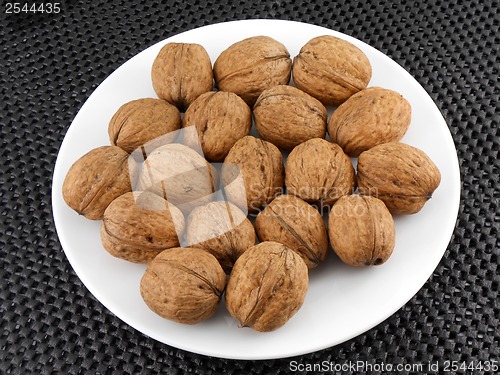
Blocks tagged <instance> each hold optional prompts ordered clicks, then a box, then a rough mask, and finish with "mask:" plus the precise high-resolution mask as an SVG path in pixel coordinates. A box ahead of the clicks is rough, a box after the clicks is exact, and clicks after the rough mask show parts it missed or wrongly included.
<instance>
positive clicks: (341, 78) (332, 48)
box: [292, 35, 372, 105]
mask: <svg viewBox="0 0 500 375" xmlns="http://www.w3.org/2000/svg"><path fill="white" fill-rule="evenodd" d="M292 75H293V81H294V83H295V85H296V86H297V87H298V88H299V89H301V90H303V91H305V92H307V93H308V94H310V95H312V96H314V97H315V98H316V99H318V100H319V101H320V102H322V103H323V104H324V105H339V104H340V103H342V102H344V101H345V100H346V99H347V98H349V97H350V96H351V95H353V94H355V93H357V92H358V91H360V90H362V89H364V88H365V87H366V86H368V82H370V78H371V76H372V67H371V65H370V60H368V57H366V55H365V54H364V53H363V52H362V51H361V50H360V49H359V48H358V47H356V46H355V45H354V44H352V43H349V42H347V41H345V40H343V39H340V38H336V37H334V36H330V35H323V36H319V37H316V38H313V39H311V40H310V41H309V42H307V43H306V44H305V45H304V46H303V47H302V48H301V50H300V53H299V54H298V55H297V56H295V58H294V60H293V67H292Z"/></svg>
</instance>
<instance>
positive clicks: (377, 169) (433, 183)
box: [358, 142, 441, 214]
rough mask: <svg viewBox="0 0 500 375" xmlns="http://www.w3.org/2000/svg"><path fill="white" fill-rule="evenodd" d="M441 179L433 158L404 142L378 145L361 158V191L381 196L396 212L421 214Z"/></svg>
mask: <svg viewBox="0 0 500 375" xmlns="http://www.w3.org/2000/svg"><path fill="white" fill-rule="evenodd" d="M440 182H441V173H440V172H439V169H438V168H437V167H436V165H435V164H434V163H433V162H432V160H431V159H430V158H429V157H428V156H427V155H426V154H425V153H424V152H423V151H422V150H419V149H418V148H416V147H413V146H410V145H407V144H404V143H396V142H393V143H386V144H383V145H379V146H375V147H373V148H371V149H370V150H368V151H365V152H363V153H361V155H360V156H359V159H358V189H359V192H360V194H363V195H373V196H375V197H377V198H379V199H381V200H382V201H383V202H384V203H385V205H386V206H387V208H388V209H389V211H390V212H391V213H392V214H414V213H417V212H418V211H420V210H421V209H422V207H423V206H424V204H425V203H426V202H427V201H428V200H429V199H430V198H431V196H432V193H433V192H434V190H436V189H437V187H438V186H439V183H440Z"/></svg>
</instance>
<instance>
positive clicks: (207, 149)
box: [182, 91, 252, 161]
mask: <svg viewBox="0 0 500 375" xmlns="http://www.w3.org/2000/svg"><path fill="white" fill-rule="evenodd" d="M190 125H195V126H196V130H197V135H198V138H199V140H198V139H196V140H187V141H185V142H186V143H187V144H190V143H191V144H195V145H197V144H198V142H199V143H200V144H201V148H202V150H203V154H204V155H205V158H206V159H207V160H210V161H223V160H224V158H225V157H226V155H227V153H228V152H229V150H230V148H231V147H233V145H234V144H235V143H236V141H237V140H238V139H240V138H242V137H244V136H245V135H247V134H248V133H249V132H250V128H251V127H252V114H251V112H250V108H249V107H248V105H246V103H245V102H244V101H243V99H241V98H240V97H239V96H238V95H236V94H233V93H232V92H223V91H218V92H207V93H205V94H202V95H200V96H199V97H198V98H197V99H196V100H195V101H194V102H193V103H192V104H191V105H190V106H189V108H188V109H187V111H186V113H185V114H184V117H183V119H182V126H183V127H186V126H190ZM193 134H196V133H193Z"/></svg>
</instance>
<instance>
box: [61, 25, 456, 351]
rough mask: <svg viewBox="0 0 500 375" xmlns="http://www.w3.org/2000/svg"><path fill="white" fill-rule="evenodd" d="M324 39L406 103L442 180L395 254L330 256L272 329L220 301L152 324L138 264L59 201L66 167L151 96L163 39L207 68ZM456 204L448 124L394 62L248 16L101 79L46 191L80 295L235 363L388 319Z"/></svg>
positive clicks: (436, 253) (416, 283)
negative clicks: (206, 60) (257, 39)
mask: <svg viewBox="0 0 500 375" xmlns="http://www.w3.org/2000/svg"><path fill="white" fill-rule="evenodd" d="M325 34H329V35H334V36H337V37H340V38H343V39H345V40H347V41H349V42H351V43H353V44H355V45H356V46H358V47H359V48H360V49H361V50H363V52H364V53H365V54H366V55H367V56H368V58H369V59H370V61H371V64H372V66H373V77H372V80H371V82H370V86H382V87H385V88H389V89H392V90H396V91H398V92H400V93H401V94H402V95H403V96H404V97H405V98H407V99H408V100H409V101H410V103H411V106H412V109H413V111H412V113H413V114H412V122H411V125H410V128H409V130H408V133H407V134H406V135H405V137H404V139H403V142H405V143H408V144H411V145H413V146H416V147H419V148H420V149H422V150H423V151H425V152H426V153H427V154H428V155H429V156H430V157H431V159H432V160H433V161H434V162H435V163H436V165H437V166H438V168H439V169H440V171H441V174H442V181H441V185H440V186H439V188H438V189H437V190H436V192H435V193H434V196H433V198H432V199H431V200H430V201H429V202H428V203H427V204H426V205H425V207H424V208H423V209H422V211H421V212H420V213H418V214H416V215H411V216H403V217H397V218H396V248H395V250H394V253H393V255H392V257H391V258H390V259H389V260H388V261H387V263H385V264H384V265H382V266H379V267H371V268H360V269H357V268H351V267H348V266H346V265H344V264H342V263H341V262H340V261H339V260H338V258H337V257H336V256H335V255H334V254H333V252H331V253H330V254H329V257H328V258H327V260H326V261H325V263H323V264H321V265H320V266H319V267H318V268H317V269H314V270H312V271H311V272H310V287H309V291H308V293H307V296H306V299H305V302H304V305H303V306H302V308H301V309H300V310H299V312H298V313H297V314H296V315H295V316H294V317H292V319H291V320H290V321H289V322H288V323H287V324H286V325H285V326H284V327H282V328H280V329H278V330H277V331H275V332H269V333H258V332H254V331H253V330H251V329H249V328H238V326H237V324H236V322H235V321H234V320H233V319H232V318H231V316H230V315H229V313H228V312H227V311H226V309H225V307H224V303H221V305H220V307H219V309H218V310H217V313H216V315H215V316H214V317H213V318H212V319H209V320H208V321H206V322H203V323H200V324H197V325H193V326H187V325H182V324H178V323H174V322H170V321H168V320H165V319H162V318H160V317H159V316H157V315H156V314H154V313H153V312H152V311H150V310H149V309H148V308H147V306H146V305H145V304H144V302H143V301H142V299H141V296H140V293H139V281H140V279H141V277H142V274H143V272H144V270H145V266H144V265H138V264H132V263H128V262H126V261H122V260H120V259H116V258H113V257H112V256H110V255H109V254H108V253H107V252H106V251H105V250H104V249H103V248H102V246H101V242H100V238H99V226H100V222H98V221H90V220H87V219H85V218H84V217H81V216H78V214H76V213H75V212H74V211H72V210H71V209H70V208H69V207H68V206H66V204H65V202H64V201H63V198H62V193H61V188H62V183H63V180H64V177H65V175H66V173H67V171H68V169H69V167H70V166H71V165H72V164H73V162H75V161H76V160H77V159H78V158H79V157H81V156H82V155H83V154H85V153H86V152H88V151H89V150H90V149H92V148H94V147H98V146H101V145H106V144H109V140H108V135H107V128H108V122H109V120H110V118H111V117H112V115H113V114H114V112H115V111H116V110H117V109H118V107H120V105H122V104H124V103H125V102H127V101H129V100H132V99H138V98H142V97H156V95H155V92H154V91H153V87H152V85H151V78H150V70H151V64H152V63H153V60H154V58H155V57H156V55H157V54H158V52H159V50H160V48H161V47H162V46H163V45H164V44H165V43H167V42H174V41H175V42H191V43H199V44H201V45H203V46H204V47H205V48H206V49H207V51H208V53H209V55H210V57H211V59H212V63H213V62H214V61H215V59H216V58H217V56H218V55H219V54H220V53H221V52H222V51H223V50H224V49H226V48H227V47H228V46H230V45H231V44H233V43H235V42H237V41H239V40H241V39H244V38H247V37H250V36H254V35H268V36H271V37H273V38H275V39H277V40H278V41H280V42H282V43H283V44H284V45H285V46H286V47H287V48H288V50H289V51H290V54H291V56H292V57H293V56H295V55H297V54H298V52H299V50H300V48H301V47H302V46H303V45H304V44H305V43H306V42H307V41H308V40H309V39H311V38H313V37H315V36H319V35H325ZM459 198H460V175H459V167H458V159H457V155H456V151H455V147H454V144H453V140H452V138H451V135H450V132H449V130H448V127H447V125H446V123H445V121H444V119H443V117H442V116H441V113H440V112H439V110H438V109H437V107H436V105H435V104H434V103H433V101H432V100H431V98H430V97H429V95H428V94H427V93H426V92H425V90H424V89H423V88H422V87H421V86H420V85H419V84H418V83H417V81H416V80H415V79H414V78H412V77H411V76H410V74H408V73H407V72H406V71H405V70H404V69H403V68H401V67H400V66H399V65H398V64H397V63H395V62H394V61H392V60H391V59H390V58H389V57H387V56H385V55H384V54H382V53H381V52H379V51H377V50H375V49H374V48H372V47H370V46H368V45H367V44H365V43H363V42H360V41H359V40H356V39H354V38H352V37H350V36H347V35H344V34H341V33H338V32H335V31H333V30H329V29H326V28H323V27H319V26H313V25H309V24H304V23H298V22H290V21H277V20H249V21H236V22H228V23H221V24H215V25H210V26H205V27H201V28H198V29H195V30H190V31H187V32H184V33H182V34H179V35H176V36H173V37H171V38H169V39H166V40H164V41H162V42H160V43H157V44H155V45H153V46H151V47H150V48H148V49H146V50H145V51H143V52H141V53H139V54H138V55H137V56H135V57H133V58H132V59H130V60H129V61H127V62H126V63H125V64H123V65H122V66H121V67H120V68H118V69H117V70H116V71H115V72H113V74H111V75H110V76H109V77H108V78H107V79H106V80H105V81H104V82H103V83H102V84H101V85H100V86H99V87H98V88H97V89H96V90H95V91H94V93H93V94H92V95H91V96H90V97H89V99H88V100H87V101H86V102H85V104H84V105H83V107H82V108H81V110H80V111H79V112H78V115H77V116H76V117H75V119H74V120H73V123H72V124H71V126H70V128H69V129H68V132H67V134H66V137H65V138H64V141H63V143H62V145H61V149H60V151H59V155H58V158H57V162H56V166H55V170H54V179H53V186H52V204H53V212H54V221H55V224H56V228H57V233H58V235H59V239H60V241H61V244H62V247H63V249H64V251H65V253H66V256H67V257H68V260H69V261H70V263H71V265H72V266H73V268H74V270H75V272H76V273H77V275H78V276H79V277H80V279H81V280H82V282H83V283H84V284H85V286H86V287H87V288H88V289H89V290H90V292H91V293H92V294H93V295H94V296H95V297H96V298H97V299H98V300H99V301H100V302H101V303H102V304H103V305H104V306H106V307H107V308H108V309H109V310H110V311H111V312H113V313H114V314H115V315H116V316H117V317H119V318H120V319H122V320H123V321H124V322H126V323H127V324H129V325H131V326H132V327H134V328H135V329H137V330H139V331H140V332H142V333H144V334H146V335H148V336H150V337H152V338H154V339H156V340H158V341H160V342H163V343H165V344H168V345H172V346H174V347H177V348H181V349H185V350H188V351H191V352H195V353H201V354H206V355H210V356H216V357H223V358H238V359H267V358H281V357H289V356H294V355H299V354H304V353H308V352H312V351H316V350H319V349H323V348H326V347H329V346H333V345H336V344H339V343H341V342H344V341H346V340H348V339H350V338H352V337H355V336H357V335H359V334H361V333H363V332H365V331H367V330H368V329H370V328H372V327H373V326H375V325H377V324H378V323H380V322H382V321H383V320H384V319H386V318H387V317H389V316H390V315H392V314H393V313H394V312H395V311H397V310H398V309H399V308H400V307H401V306H403V305H404V304H405V303H406V302H407V301H408V300H409V299H410V298H411V297H412V296H413V295H415V293H417V291H418V290H419V289H420V288H421V287H422V286H423V285H424V283H425V282H426V280H427V279H428V278H429V277H430V276H431V274H432V272H433V270H434V269H435V268H436V266H437V265H438V263H439V261H440V259H441V257H442V256H443V254H444V252H445V250H446V247H447V245H448V242H449V240H450V237H451V235H452V232H453V228H454V226H455V221H456V218H457V213H458V206H459Z"/></svg>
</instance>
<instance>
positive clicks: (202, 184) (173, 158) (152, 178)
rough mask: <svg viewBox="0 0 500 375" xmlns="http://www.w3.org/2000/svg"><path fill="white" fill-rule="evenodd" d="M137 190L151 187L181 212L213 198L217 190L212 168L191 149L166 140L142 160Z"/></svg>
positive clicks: (152, 190)
mask: <svg viewBox="0 0 500 375" xmlns="http://www.w3.org/2000/svg"><path fill="white" fill-rule="evenodd" d="M137 190H147V191H151V192H153V193H155V194H157V195H159V196H160V197H163V198H164V199H166V200H168V201H169V202H170V203H172V204H173V205H175V206H177V207H178V208H179V209H180V210H181V211H183V212H189V211H191V210H192V209H193V208H194V207H197V206H199V205H200V204H204V203H208V202H210V201H212V198H213V196H212V195H213V193H214V192H215V191H216V190H217V178H216V171H215V169H214V168H213V167H212V166H211V165H210V164H209V163H208V162H207V161H206V160H205V159H204V158H203V157H202V156H201V155H200V154H198V153H197V152H196V151H194V150H193V149H191V148H189V147H187V146H185V145H181V144H177V143H172V144H167V145H165V146H161V147H159V148H157V149H156V150H154V151H153V152H152V153H151V154H150V155H149V156H148V157H147V159H146V160H145V162H144V165H143V167H142V171H141V173H140V175H139V179H138V182H137Z"/></svg>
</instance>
